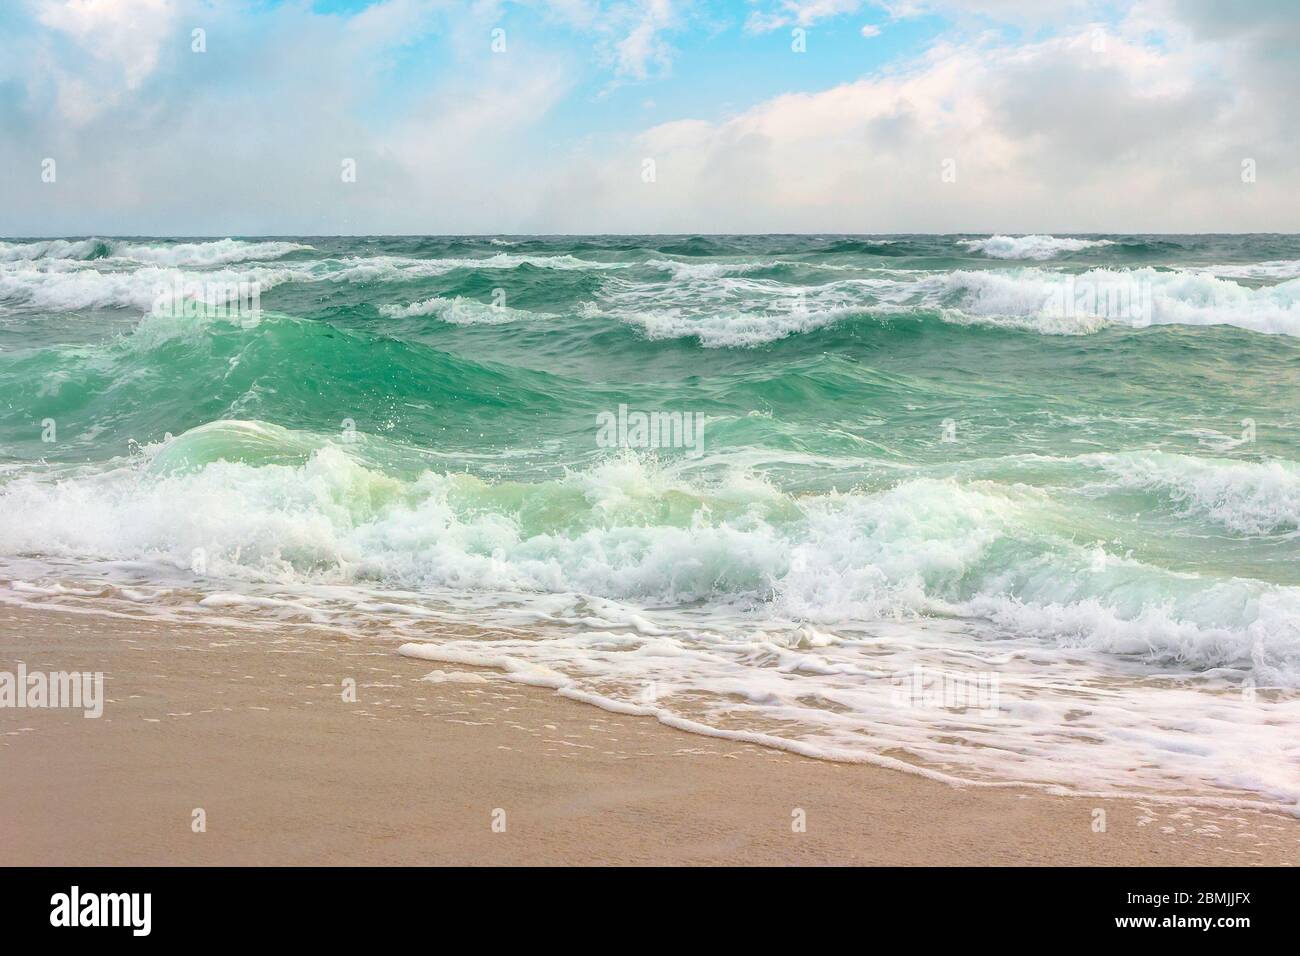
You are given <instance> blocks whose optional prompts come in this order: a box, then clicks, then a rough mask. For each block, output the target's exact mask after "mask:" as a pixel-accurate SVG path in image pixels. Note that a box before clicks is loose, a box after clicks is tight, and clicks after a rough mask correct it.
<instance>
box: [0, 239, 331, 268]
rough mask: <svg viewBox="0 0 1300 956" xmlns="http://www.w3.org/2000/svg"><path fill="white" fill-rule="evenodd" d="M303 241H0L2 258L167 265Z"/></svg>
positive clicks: (276, 251)
mask: <svg viewBox="0 0 1300 956" xmlns="http://www.w3.org/2000/svg"><path fill="white" fill-rule="evenodd" d="M311 249H312V247H311V246H309V245H305V244H303V243H299V242H250V241H244V240H240V239H217V240H212V241H208V242H180V243H177V242H161V243H143V242H127V241H125V240H118V239H82V240H73V241H69V240H65V239H45V240H39V241H36V242H0V261H3V262H32V261H36V260H41V259H72V260H78V261H84V262H94V261H98V260H102V259H129V260H132V261H134V262H140V263H149V264H153V265H164V266H215V265H227V264H229V263H232V262H253V261H260V260H267V259H279V258H280V257H282V256H286V255H288V254H289V253H291V252H302V251H309V250H311Z"/></svg>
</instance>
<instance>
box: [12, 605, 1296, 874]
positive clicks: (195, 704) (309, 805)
mask: <svg viewBox="0 0 1300 956" xmlns="http://www.w3.org/2000/svg"><path fill="white" fill-rule="evenodd" d="M399 643H400V642H398V641H395V640H394V641H387V640H382V639H371V638H367V639H356V638H346V637H343V636H341V635H337V634H333V633H330V632H327V631H323V630H314V629H311V628H285V629H282V630H279V631H275V632H268V631H265V630H253V629H247V628H238V627H226V626H215V625H209V624H197V623H182V624H170V623H161V622H157V621H150V620H143V619H130V618H122V617H105V616H100V615H89V614H77V613H70V612H64V611H57V610H52V609H50V610H46V609H40V610H33V609H26V608H16V607H5V608H0V670H7V671H9V672H15V671H16V669H17V667H18V663H19V662H20V661H21V662H23V663H24V664H25V665H26V667H27V670H28V671H29V672H32V671H42V672H48V671H103V672H104V674H105V695H106V698H107V699H106V701H105V704H104V713H103V716H102V717H100V718H99V719H86V718H84V717H83V716H82V715H81V712H80V711H72V710H55V709H47V710H33V709H14V708H0V855H2V856H3V860H0V862H3V863H5V864H10V865H28V864H37V865H44V864H51V865H53V864H59V865H102V864H125V865H131V864H182V865H185V864H253V865H256V864H325V865H349V864H382V865H405V864H485V865H486V864H525V865H535V864H784V863H792V864H906V865H949V864H968V865H1002V864H1069V865H1090V864H1114V865H1238V864H1251V863H1257V864H1292V863H1295V862H1297V861H1298V860H1300V820H1297V819H1296V818H1295V817H1293V816H1289V815H1282V814H1273V813H1261V812H1257V811H1243V810H1224V809H1213V808H1201V807H1196V808H1187V807H1178V806H1171V805H1166V804H1158V803H1152V802H1143V801H1141V800H1135V799H1123V800H1101V799H1097V798H1092V797H1062V796H1053V795H1048V794H1044V793H1042V792H1040V791H1027V790H1014V789H1013V790H1006V789H984V788H959V787H951V786H948V785H946V784H943V783H937V782H935V781H932V780H928V779H925V778H923V777H919V776H915V775H912V774H907V773H901V772H897V771H892V770H887V769H882V768H878V767H873V766H868V765H856V764H836V763H829V762H825V761H817V760H811V759H808V758H804V757H799V756H795V755H792V754H788V753H784V752H779V751H773V750H768V749H765V748H761V747H756V746H750V745H742V744H735V743H732V742H730V741H725V740H719V739H714V738H708V737H701V736H698V735H693V734H689V733H685V732H683V731H679V730H675V729H671V728H668V727H665V726H663V725H662V724H660V723H658V722H657V721H655V720H653V719H651V718H647V717H635V716H625V715H620V714H612V713H609V712H606V711H603V710H600V709H597V708H595V707H592V706H590V705H587V704H582V703H578V702H575V701H572V700H568V699H566V698H562V697H559V696H557V695H555V694H554V693H553V692H551V691H548V690H545V689H541V688H535V687H527V686H521V685H518V684H512V683H509V682H506V681H504V680H501V679H499V678H497V677H496V676H495V675H493V674H492V672H486V671H478V672H474V671H473V669H471V668H460V667H450V666H448V665H443V664H431V663H430V662H428V661H420V660H414V659H410V658H406V657H402V656H400V655H399V654H398V653H397V646H398V644H399ZM437 670H442V671H444V672H446V671H455V672H457V673H458V674H459V676H457V677H455V678H454V679H452V680H443V681H439V682H430V681H427V680H425V679H424V678H425V675H427V674H429V673H430V672H431V671H437ZM349 678H350V679H352V680H354V681H355V684H356V700H355V702H351V701H349V700H346V699H345V697H346V696H348V695H347V694H346V693H345V688H346V687H347V686H348V684H347V683H346V682H347V680H348V679H349ZM200 810H201V811H202V813H201V814H198V813H196V811H200ZM1096 810H1102V811H1104V813H1105V823H1106V826H1105V831H1104V832H1097V829H1096V827H1095V826H1094V821H1095V820H1096V819H1097V817H1096V815H1095V813H1094V811H1096ZM200 819H201V821H202V823H203V824H204V826H203V829H202V832H196V828H198V822H197V821H199V820H200ZM801 821H802V822H803V824H804V825H803V826H802V827H801V826H800V822H801Z"/></svg>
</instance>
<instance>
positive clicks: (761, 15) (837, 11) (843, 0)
mask: <svg viewBox="0 0 1300 956" xmlns="http://www.w3.org/2000/svg"><path fill="white" fill-rule="evenodd" d="M862 5H863V0H779V2H778V3H777V4H776V5H775V6H774V7H772V8H771V9H768V10H756V11H754V12H753V13H751V14H750V15H749V19H748V20H747V21H746V23H745V28H746V29H747V30H749V31H750V32H751V33H766V32H768V31H770V30H779V29H781V28H782V27H788V26H801V27H810V26H812V25H813V24H814V23H816V22H817V21H818V20H826V19H829V18H830V17H838V16H841V15H843V14H846V13H856V12H857V11H858V10H859V9H860V8H861V7H862Z"/></svg>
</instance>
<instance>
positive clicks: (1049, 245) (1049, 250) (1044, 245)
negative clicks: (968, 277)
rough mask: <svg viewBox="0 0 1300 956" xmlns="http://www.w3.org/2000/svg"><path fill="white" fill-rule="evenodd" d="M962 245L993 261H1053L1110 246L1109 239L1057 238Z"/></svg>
mask: <svg viewBox="0 0 1300 956" xmlns="http://www.w3.org/2000/svg"><path fill="white" fill-rule="evenodd" d="M958 243H959V244H960V245H963V246H965V247H966V248H968V249H973V250H975V251H976V252H982V253H984V255H986V256H989V257H990V258H993V259H1051V258H1053V257H1054V256H1058V255H1060V254H1061V253H1063V252H1079V251H1080V250H1082V249H1093V248H1096V247H1098V246H1109V245H1111V244H1112V243H1111V240H1109V239H1071V238H1064V239H1058V238H1056V237H1055V236H1043V235H1034V236H989V237H988V238H987V239H960V240H958Z"/></svg>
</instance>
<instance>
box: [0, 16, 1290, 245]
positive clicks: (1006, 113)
mask: <svg viewBox="0 0 1300 956" xmlns="http://www.w3.org/2000/svg"><path fill="white" fill-rule="evenodd" d="M1298 155H1300V3H1298V2H1296V0H1255V2H1252V3H1245V2H1242V3H1233V2H1230V0H1229V2H1225V0H1136V2H1132V3H1113V2H1092V0H876V2H870V0H725V2H722V0H714V2H710V0H612V2H603V0H520V2H507V0H479V2H465V0H370V2H367V0H316V2H308V0H284V2H270V0H222V2H209V0H6V2H5V3H3V4H0V235H5V236H10V237H36V236H81V235H118V236H120V235H148V236H209V235H211V236H257V235H333V234H344V235H347V234H401V233H416V234H454V233H469V234H524V233H528V234H558V233H586V234H604V233H725V232H764V233H771V232H806V233H908V232H978V233H990V232H1002V233H1026V232H1052V233H1057V234H1060V233H1069V232H1084V233H1087V232H1135V233H1144V232H1296V231H1300V159H1298Z"/></svg>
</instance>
